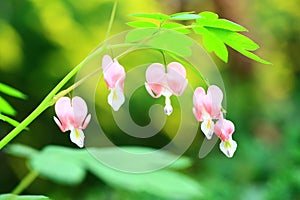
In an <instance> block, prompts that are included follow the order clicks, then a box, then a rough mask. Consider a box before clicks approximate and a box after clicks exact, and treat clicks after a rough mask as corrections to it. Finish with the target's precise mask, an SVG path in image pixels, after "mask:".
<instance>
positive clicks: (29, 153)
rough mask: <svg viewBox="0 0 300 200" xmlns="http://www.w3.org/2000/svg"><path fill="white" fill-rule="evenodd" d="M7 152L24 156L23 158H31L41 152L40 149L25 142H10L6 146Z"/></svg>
mask: <svg viewBox="0 0 300 200" xmlns="http://www.w3.org/2000/svg"><path fill="white" fill-rule="evenodd" d="M4 150H5V152H6V153H8V154H10V155H14V156H18V157H22V158H31V157H33V156H35V155H36V154H38V153H39V151H37V150H35V149H34V148H31V147H29V146H26V145H23V144H10V145H7V147H5V149H4Z"/></svg>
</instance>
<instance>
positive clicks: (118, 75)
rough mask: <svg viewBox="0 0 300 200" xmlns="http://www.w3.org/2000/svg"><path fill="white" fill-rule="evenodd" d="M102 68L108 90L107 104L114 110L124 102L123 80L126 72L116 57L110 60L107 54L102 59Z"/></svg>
mask: <svg viewBox="0 0 300 200" xmlns="http://www.w3.org/2000/svg"><path fill="white" fill-rule="evenodd" d="M102 69H103V74H104V80H105V83H106V85H107V87H108V89H109V90H110V93H109V95H108V97H107V101H108V104H109V105H110V106H111V107H112V108H113V110H114V111H118V110H119V108H120V107H121V106H122V104H123V103H124V102H125V96H124V81H125V77H126V73H125V70H124V67H123V66H122V65H120V64H119V62H118V61H117V59H114V60H112V58H111V57H110V56H109V55H105V56H104V57H103V59H102Z"/></svg>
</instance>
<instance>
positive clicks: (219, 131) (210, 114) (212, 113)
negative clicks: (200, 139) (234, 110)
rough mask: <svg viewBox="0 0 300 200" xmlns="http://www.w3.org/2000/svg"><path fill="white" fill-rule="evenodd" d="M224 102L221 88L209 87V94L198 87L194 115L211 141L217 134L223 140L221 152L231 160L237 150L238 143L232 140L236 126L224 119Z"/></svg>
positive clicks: (194, 99) (194, 100) (195, 93)
mask: <svg viewBox="0 0 300 200" xmlns="http://www.w3.org/2000/svg"><path fill="white" fill-rule="evenodd" d="M222 100H223V93H222V90H221V89H220V88H219V87H217V86H215V85H211V86H209V87H208V89H207V94H205V90H204V89H203V88H202V87H198V88H197V89H196V90H195V92H194V97H193V103H194V108H193V113H194V115H195V118H196V120H197V121H199V122H202V124H201V130H202V132H203V133H204V134H205V136H206V138H207V139H211V137H212V135H213V134H214V133H215V134H216V135H217V136H218V137H219V138H220V139H221V143H220V149H221V151H222V152H223V153H224V154H225V155H226V156H227V157H230V158H231V157H232V156H233V154H234V152H235V150H236V148H237V143H236V142H235V141H234V140H232V134H233V132H234V124H233V123H232V122H231V121H229V120H227V119H224V117H223V112H222ZM215 121H216V123H215Z"/></svg>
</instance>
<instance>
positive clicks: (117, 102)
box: [107, 88, 125, 111]
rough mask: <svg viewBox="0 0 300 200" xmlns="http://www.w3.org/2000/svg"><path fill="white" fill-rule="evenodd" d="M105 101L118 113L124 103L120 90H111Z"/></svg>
mask: <svg viewBox="0 0 300 200" xmlns="http://www.w3.org/2000/svg"><path fill="white" fill-rule="evenodd" d="M107 101H108V104H109V105H110V106H111V107H112V109H113V110H114V111H118V110H119V109H120V107H121V106H122V105H123V104H124V103H125V96H124V94H123V92H122V90H121V89H119V88H116V89H112V90H111V92H110V93H109V95H108V97H107Z"/></svg>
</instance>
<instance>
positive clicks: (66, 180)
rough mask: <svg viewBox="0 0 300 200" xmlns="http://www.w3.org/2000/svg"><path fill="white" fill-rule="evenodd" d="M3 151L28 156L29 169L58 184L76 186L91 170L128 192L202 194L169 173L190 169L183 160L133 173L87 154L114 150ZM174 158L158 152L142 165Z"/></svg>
mask: <svg viewBox="0 0 300 200" xmlns="http://www.w3.org/2000/svg"><path fill="white" fill-rule="evenodd" d="M22 149H24V151H22ZM124 150H126V151H129V152H135V153H142V154H143V153H147V152H149V151H153V149H150V148H143V147H124ZM6 151H7V152H8V153H9V154H13V155H18V156H24V157H27V158H28V161H29V166H30V167H31V168H32V170H35V171H37V172H38V173H39V174H40V175H41V176H42V177H44V178H47V179H49V180H52V181H54V182H56V183H58V184H64V185H76V184H79V183H80V182H82V181H83V179H84V177H85V174H86V171H90V172H92V173H93V174H94V175H95V176H97V177H98V178H99V179H101V180H103V181H105V182H106V183H107V184H108V185H110V186H112V187H114V188H119V189H123V190H128V191H131V192H138V193H147V194H151V195H155V196H157V197H161V198H168V199H170V198H172V199H174V198H180V199H191V198H196V197H199V196H201V195H202V189H201V187H200V186H199V184H198V183H197V182H196V181H194V180H193V179H191V178H189V177H188V176H185V175H183V174H180V173H178V172H175V171H173V170H172V169H181V168H186V167H188V166H190V164H191V161H190V160H189V159H188V158H186V157H182V158H179V159H178V160H177V161H175V163H174V164H173V165H172V166H171V167H170V168H166V169H162V170H158V171H155V172H151V173H143V174H132V173H125V172H120V171H116V170H114V169H112V168H109V167H107V166H105V165H103V164H102V163H101V162H99V161H98V160H96V159H95V158H94V157H93V156H92V155H91V153H90V152H93V153H104V154H105V155H106V156H109V157H114V156H116V155H115V154H116V153H117V151H115V149H114V148H103V149H97V148H91V149H89V151H90V152H89V151H86V150H79V149H70V148H66V147H61V146H48V147H46V148H45V149H43V150H42V151H40V152H36V151H35V150H32V149H31V148H28V147H25V146H23V145H10V147H9V148H7V149H6ZM24 152H27V153H24ZM173 157H174V155H172V154H170V153H168V152H164V151H161V152H160V156H159V158H160V159H156V160H153V159H152V158H148V160H143V164H146V165H157V164H159V163H160V162H165V159H167V160H168V159H170V158H173ZM120 162H121V161H120Z"/></svg>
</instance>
